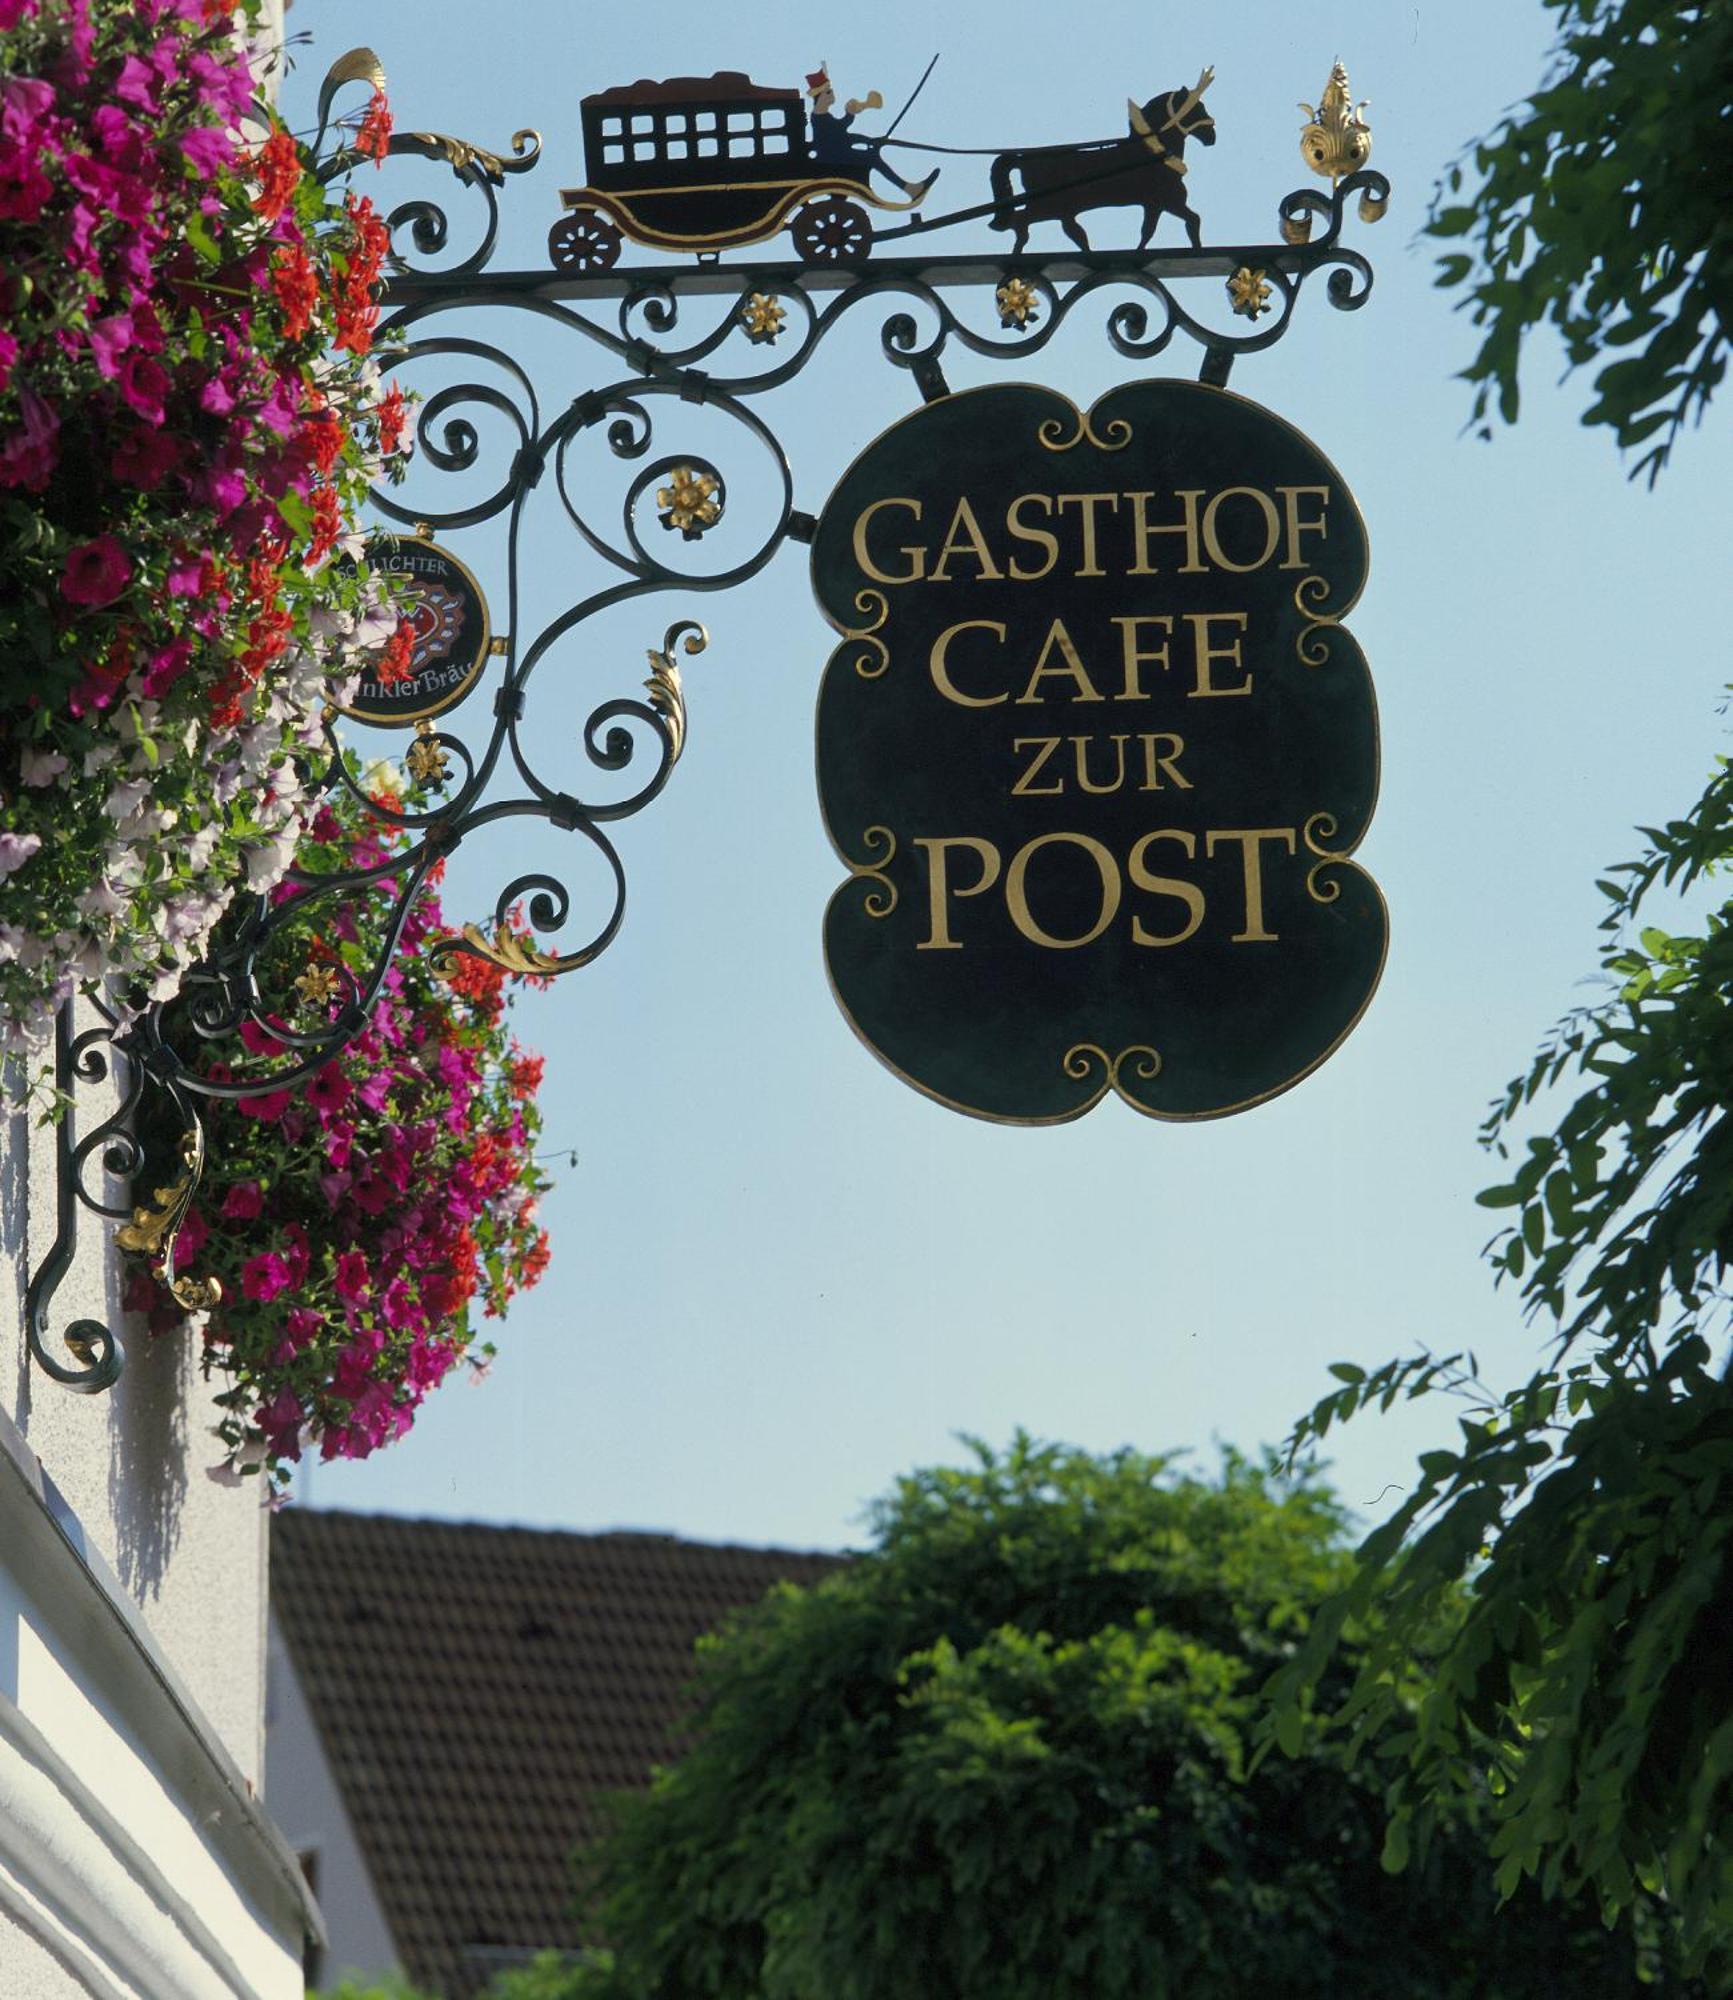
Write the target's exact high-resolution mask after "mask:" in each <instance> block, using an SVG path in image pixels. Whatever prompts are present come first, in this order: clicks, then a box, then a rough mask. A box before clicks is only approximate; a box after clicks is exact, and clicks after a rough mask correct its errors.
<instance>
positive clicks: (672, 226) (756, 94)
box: [548, 70, 914, 272]
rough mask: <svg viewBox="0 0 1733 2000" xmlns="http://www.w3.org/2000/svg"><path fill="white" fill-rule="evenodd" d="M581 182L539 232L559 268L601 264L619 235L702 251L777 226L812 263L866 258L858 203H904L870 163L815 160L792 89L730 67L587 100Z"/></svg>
mask: <svg viewBox="0 0 1733 2000" xmlns="http://www.w3.org/2000/svg"><path fill="white" fill-rule="evenodd" d="M579 108H580V114H581V117H582V121H583V130H584V168H585V172H586V173H587V175H588V177H589V179H588V184H587V185H586V186H584V187H581V188H563V189H562V190H561V191H560V199H561V201H562V202H564V203H565V205H566V208H567V210H568V213H567V214H565V215H563V216H561V217H560V219H559V221H558V222H556V223H555V224H554V226H553V228H552V229H551V230H550V231H549V232H548V251H549V254H550V255H551V256H552V258H553V262H554V268H555V269H556V270H560V271H584V272H590V271H606V270H608V269H609V268H610V267H611V266H612V265H613V264H614V262H615V261H616V259H617V258H618V257H619V254H620V243H621V238H622V236H629V237H631V238H632V240H633V241H634V242H635V243H648V244H653V245H654V246H655V247H656V248H658V249H663V250H696V251H697V252H698V253H699V255H700V256H707V255H709V254H712V253H714V252H716V251H719V250H727V249H734V248H736V247H738V246H739V245H741V244H745V243H762V242H763V241H764V240H765V239H766V238H767V237H771V236H774V235H775V234H776V233H777V232H778V230H780V229H782V228H783V227H784V226H786V227H787V228H788V230H789V233H790V235H791V236H792V237H793V238H794V247H795V249H796V250H798V251H799V253H800V255H801V256H802V257H803V258H805V259H806V260H807V262H809V263H813V264H834V263H842V262H845V261H852V260H854V259H856V258H859V257H864V256H866V255H867V253H868V251H869V249H870V247H871V244H872V238H873V227H872V219H871V217H870V216H869V215H868V213H867V209H868V208H869V207H871V208H879V209H893V210H900V211H904V212H906V211H909V210H912V209H913V207H914V203H913V201H911V200H909V199H906V198H905V199H903V200H901V201H886V200H884V199H882V198H881V197H880V196H879V195H877V194H875V193H874V192H873V191H872V189H871V188H870V187H869V186H868V185H867V175H868V174H869V172H870V171H871V167H870V164H869V163H868V162H867V161H866V160H865V159H863V160H862V161H861V163H860V165H859V167H858V169H857V168H856V167H855V165H854V164H853V163H852V162H851V163H849V164H848V165H838V164H836V163H826V164H822V165H821V164H820V163H819V162H818V161H816V160H815V159H814V158H813V153H812V146H811V141H810V138H809V135H808V132H807V120H806V107H805V103H804V100H803V99H802V96H801V93H800V92H799V91H798V90H777V89H773V88H769V87H767V86H765V85H763V84H758V83H753V82H752V81H750V79H749V78H747V77H746V76H745V75H743V74H742V73H741V72H740V71H739V70H722V71H720V72H719V73H718V74H717V75H715V76H704V77H691V76H681V77H674V78H672V79H671V80H670V81H668V82H667V83H634V84H628V85H625V86H623V87H621V88H619V89H616V90H604V91H599V92H597V94H596V95H595V96H593V97H586V98H585V99H584V100H583V103H582V105H581V106H580V107H579Z"/></svg>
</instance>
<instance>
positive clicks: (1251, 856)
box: [1203, 826, 1294, 944]
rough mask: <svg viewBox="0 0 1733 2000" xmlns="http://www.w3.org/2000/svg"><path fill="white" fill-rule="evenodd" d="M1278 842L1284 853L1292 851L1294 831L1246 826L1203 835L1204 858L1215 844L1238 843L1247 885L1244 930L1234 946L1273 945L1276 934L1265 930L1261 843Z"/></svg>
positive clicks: (1273, 827) (1271, 827) (1213, 831)
mask: <svg viewBox="0 0 1733 2000" xmlns="http://www.w3.org/2000/svg"><path fill="white" fill-rule="evenodd" d="M1266 840H1279V841H1280V842H1281V843H1282V846H1283V852H1284V853H1287V854H1292V853H1293V852H1294V829H1293V828H1292V827H1291V826H1248V827H1225V826H1224V827H1216V828H1214V829H1213V830H1212V831H1211V832H1209V833H1207V834H1205V835H1204V847H1203V851H1204V855H1205V857H1206V858H1208V857H1209V856H1211V855H1213V854H1214V853H1215V851H1216V843H1217V841H1233V842H1237V843H1238V845H1239V850H1240V866H1241V868H1242V869H1243V871H1244V874H1245V886H1246V927H1245V929H1244V930H1243V931H1235V932H1234V939H1233V941H1234V943H1235V944H1274V943H1275V942H1276V933H1275V932H1274V931H1271V930H1265V928H1264V842H1265V841H1266Z"/></svg>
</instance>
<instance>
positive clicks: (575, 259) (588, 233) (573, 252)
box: [548, 208, 620, 272]
mask: <svg viewBox="0 0 1733 2000" xmlns="http://www.w3.org/2000/svg"><path fill="white" fill-rule="evenodd" d="M548 255H549V256H550V257H551V258H552V259H553V260H554V269H555V270H556V271H583V272H588V271H611V270H612V269H613V268H614V266H615V265H616V264H617V263H618V262H619V261H620V232H619V231H618V230H617V229H616V228H615V227H614V225H613V224H612V223H611V222H610V221H609V220H608V218H607V217H606V216H605V215H603V214H602V213H601V212H600V211H599V210H597V209H593V208H580V209H577V210H575V211H574V212H573V213H572V214H570V215H562V216H561V217H560V219H559V221H558V222H556V223H555V224H554V226H553V228H552V229H550V230H549V231H548Z"/></svg>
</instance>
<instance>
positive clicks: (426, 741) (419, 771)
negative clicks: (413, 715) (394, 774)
mask: <svg viewBox="0 0 1733 2000" xmlns="http://www.w3.org/2000/svg"><path fill="white" fill-rule="evenodd" d="M403 763H404V768H405V769H406V770H407V771H408V773H409V775H410V776H411V777H412V778H413V779H414V780H415V782H416V783H417V784H418V785H443V784H444V783H445V774H446V772H447V771H448V770H449V769H450V768H451V760H450V758H449V757H448V756H447V755H446V753H445V746H444V745H443V744H442V743H441V742H440V741H439V738H438V737H437V736H435V735H434V733H433V724H432V723H431V722H429V721H428V719H427V717H426V716H423V717H422V718H421V720H420V721H419V722H418V723H417V724H416V725H415V741H414V742H413V743H412V744H410V746H409V751H408V754H407V755H406V756H405V757H404V759H403Z"/></svg>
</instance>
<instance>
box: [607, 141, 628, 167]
mask: <svg viewBox="0 0 1733 2000" xmlns="http://www.w3.org/2000/svg"><path fill="white" fill-rule="evenodd" d="M625 157H626V149H625V147H624V146H604V147H603V148H602V164H603V166H605V167H617V166H618V165H619V164H620V162H621V161H622V160H623V159H624V158H625Z"/></svg>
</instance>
